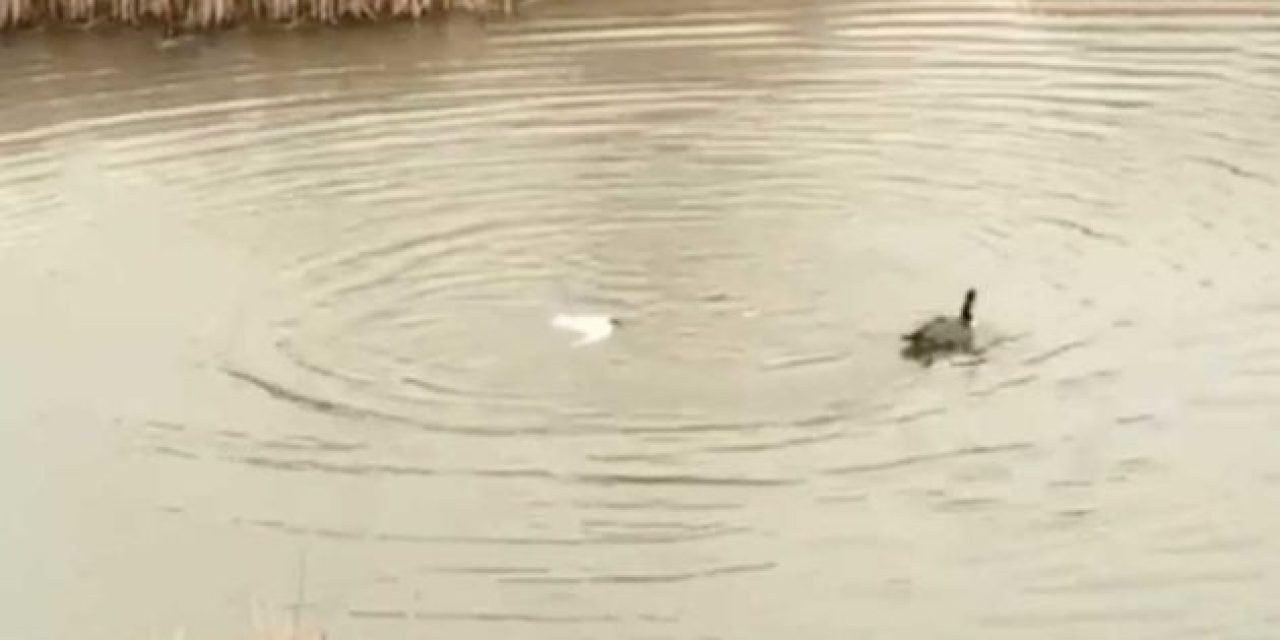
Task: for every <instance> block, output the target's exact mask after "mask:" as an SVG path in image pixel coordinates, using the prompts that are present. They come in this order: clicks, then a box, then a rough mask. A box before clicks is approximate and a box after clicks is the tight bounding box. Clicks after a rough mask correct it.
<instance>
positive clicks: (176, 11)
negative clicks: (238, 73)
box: [0, 0, 518, 35]
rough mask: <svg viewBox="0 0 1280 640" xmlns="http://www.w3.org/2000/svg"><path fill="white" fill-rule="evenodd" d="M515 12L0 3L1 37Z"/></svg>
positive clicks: (364, 5)
mask: <svg viewBox="0 0 1280 640" xmlns="http://www.w3.org/2000/svg"><path fill="white" fill-rule="evenodd" d="M517 8H518V3H517V0H0V33H3V32H13V31H19V30H24V29H32V28H39V27H71V28H76V27H78V28H81V29H91V28H93V27H95V26H124V27H138V28H158V29H160V30H161V31H162V32H163V33H164V34H165V35H178V34H181V33H187V32H208V31H217V30H220V29H226V28H232V27H238V26H245V25H253V24H275V25H280V26H286V27H287V26H296V25H308V24H311V25H337V24H343V23H374V22H386V21H412V20H421V19H426V18H432V17H439V16H442V15H446V14H451V13H467V14H473V15H480V16H489V15H500V16H507V15H513V14H515V13H516V11H517Z"/></svg>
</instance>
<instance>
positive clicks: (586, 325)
mask: <svg viewBox="0 0 1280 640" xmlns="http://www.w3.org/2000/svg"><path fill="white" fill-rule="evenodd" d="M619 324H620V323H619V322H618V320H617V319H615V318H613V317H612V316H606V315H598V314H569V313H558V314H556V315H555V317H553V318H551V326H552V327H555V328H556V329H559V330H561V331H571V332H573V333H576V334H578V339H577V340H576V341H574V343H573V346H575V347H581V346H585V345H588V344H594V343H596V342H600V341H601V340H604V339H606V338H608V337H609V336H610V335H612V334H613V330H614V329H615V328H616V327H617V326H618V325H619Z"/></svg>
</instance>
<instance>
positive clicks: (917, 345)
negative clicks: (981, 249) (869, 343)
mask: <svg viewBox="0 0 1280 640" xmlns="http://www.w3.org/2000/svg"><path fill="white" fill-rule="evenodd" d="M977 297H978V292H977V291H975V290H973V289H969V290H968V291H966V292H965V294H964V304H963V305H961V307H960V316H959V317H957V318H952V317H948V316H938V317H936V318H934V319H932V320H930V321H928V322H926V323H924V324H923V325H921V326H920V328H919V329H916V330H915V331H912V332H911V333H908V334H906V335H904V336H902V339H903V340H905V341H906V342H907V346H906V347H905V348H904V349H903V350H902V355H903V356H905V357H907V358H911V359H913V360H919V361H921V362H923V363H924V364H926V365H928V364H932V363H933V359H934V358H936V357H938V356H943V355H947V354H951V353H957V352H971V351H973V301H974V299H975V298H977Z"/></svg>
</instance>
